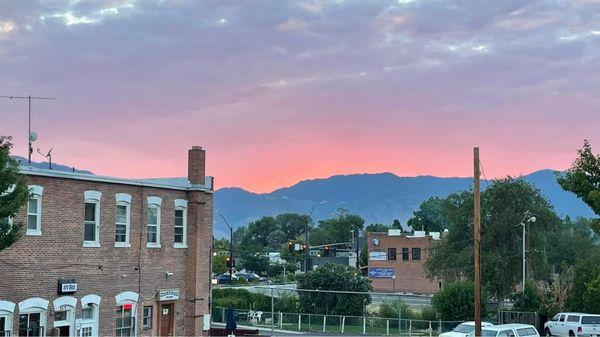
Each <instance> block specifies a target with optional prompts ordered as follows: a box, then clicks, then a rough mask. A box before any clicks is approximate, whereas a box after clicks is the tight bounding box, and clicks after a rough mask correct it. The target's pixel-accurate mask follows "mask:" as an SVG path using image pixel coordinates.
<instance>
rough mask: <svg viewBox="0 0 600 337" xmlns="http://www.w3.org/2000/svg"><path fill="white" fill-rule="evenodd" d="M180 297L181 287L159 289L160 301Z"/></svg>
mask: <svg viewBox="0 0 600 337" xmlns="http://www.w3.org/2000/svg"><path fill="white" fill-rule="evenodd" d="M178 299H179V289H164V290H159V291H158V300H159V301H173V300H178Z"/></svg>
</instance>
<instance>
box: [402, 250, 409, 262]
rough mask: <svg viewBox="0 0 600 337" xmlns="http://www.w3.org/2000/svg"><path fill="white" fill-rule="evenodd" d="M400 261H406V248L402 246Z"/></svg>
mask: <svg viewBox="0 0 600 337" xmlns="http://www.w3.org/2000/svg"><path fill="white" fill-rule="evenodd" d="M402 261H408V248H402Z"/></svg>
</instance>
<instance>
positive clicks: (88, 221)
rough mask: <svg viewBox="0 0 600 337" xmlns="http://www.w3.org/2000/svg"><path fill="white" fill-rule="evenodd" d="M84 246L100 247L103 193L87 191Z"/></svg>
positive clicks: (85, 195) (85, 194)
mask: <svg viewBox="0 0 600 337" xmlns="http://www.w3.org/2000/svg"><path fill="white" fill-rule="evenodd" d="M84 197H85V204H84V215H83V217H84V218H83V246H84V247H100V199H101V197H102V193H100V192H98V191H85V193H84Z"/></svg>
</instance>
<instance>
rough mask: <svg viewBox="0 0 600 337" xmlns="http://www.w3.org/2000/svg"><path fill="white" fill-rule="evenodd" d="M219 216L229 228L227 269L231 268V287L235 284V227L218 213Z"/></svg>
mask: <svg viewBox="0 0 600 337" xmlns="http://www.w3.org/2000/svg"><path fill="white" fill-rule="evenodd" d="M217 215H218V216H220V217H221V219H223V221H225V224H226V225H227V227H228V228H229V265H228V266H227V267H228V268H229V285H232V284H233V227H231V225H230V224H229V222H227V219H225V217H224V216H223V215H222V214H221V213H217Z"/></svg>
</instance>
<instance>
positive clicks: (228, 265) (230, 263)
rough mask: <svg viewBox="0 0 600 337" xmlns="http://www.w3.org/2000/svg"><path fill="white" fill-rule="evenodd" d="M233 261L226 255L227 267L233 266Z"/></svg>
mask: <svg viewBox="0 0 600 337" xmlns="http://www.w3.org/2000/svg"><path fill="white" fill-rule="evenodd" d="M234 263H235V261H234V260H233V259H232V258H231V257H227V268H233V266H234Z"/></svg>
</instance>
